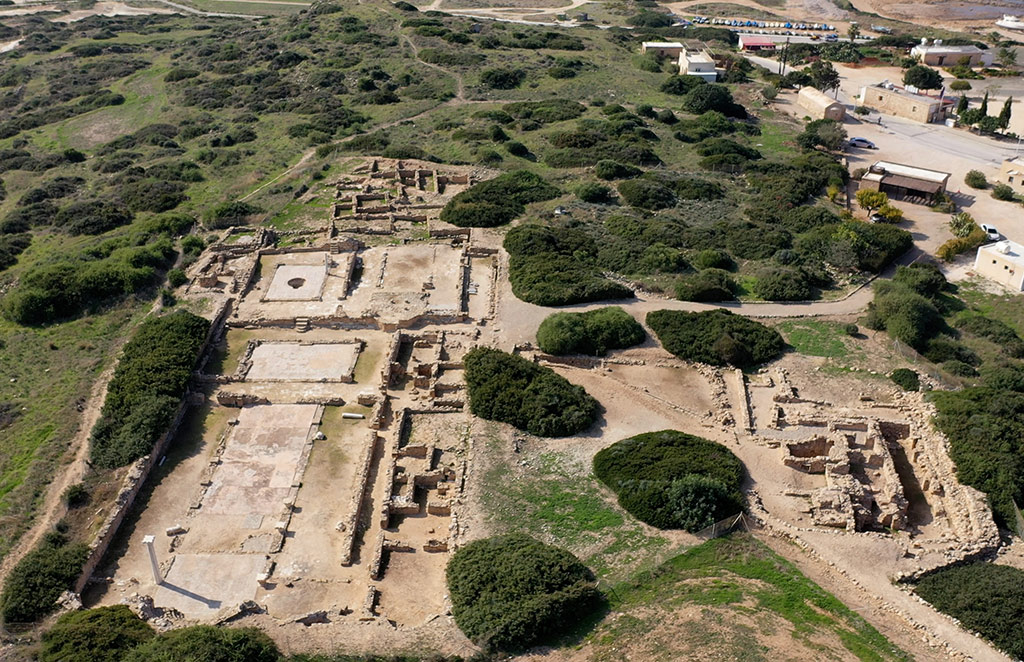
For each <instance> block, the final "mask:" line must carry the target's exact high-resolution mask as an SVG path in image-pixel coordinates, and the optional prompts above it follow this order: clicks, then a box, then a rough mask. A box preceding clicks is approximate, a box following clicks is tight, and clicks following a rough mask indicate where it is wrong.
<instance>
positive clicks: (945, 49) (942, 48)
mask: <svg viewBox="0 0 1024 662" xmlns="http://www.w3.org/2000/svg"><path fill="white" fill-rule="evenodd" d="M911 50H915V51H917V52H919V53H963V54H967V53H972V54H973V53H981V52H982V50H981V49H980V48H978V47H977V46H946V45H945V44H939V45H938V46H936V45H935V44H929V45H927V46H922V45H921V44H918V45H917V46H914V48H912V49H911Z"/></svg>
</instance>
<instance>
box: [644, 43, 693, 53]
mask: <svg viewBox="0 0 1024 662" xmlns="http://www.w3.org/2000/svg"><path fill="white" fill-rule="evenodd" d="M684 50H686V46H684V45H683V44H682V43H681V42H678V41H645V42H642V43H641V44H640V52H641V53H654V54H655V55H657V56H658V57H676V56H678V55H681V54H682V52H683V51H684Z"/></svg>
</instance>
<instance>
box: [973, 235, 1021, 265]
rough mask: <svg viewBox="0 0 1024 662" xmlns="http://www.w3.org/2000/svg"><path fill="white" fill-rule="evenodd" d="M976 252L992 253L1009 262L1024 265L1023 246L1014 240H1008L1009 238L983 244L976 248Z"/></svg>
mask: <svg viewBox="0 0 1024 662" xmlns="http://www.w3.org/2000/svg"><path fill="white" fill-rule="evenodd" d="M978 252H979V253H981V252H985V253H994V254H996V255H999V256H1001V257H1003V258H1006V259H1008V260H1010V261H1011V262H1016V263H1017V264H1021V265H1024V246H1021V245H1020V244H1018V243H1017V242H1015V241H1010V240H1009V239H1004V240H1002V241H997V242H996V243H994V244H985V245H984V246H981V247H979V248H978Z"/></svg>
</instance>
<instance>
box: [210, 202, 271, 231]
mask: <svg viewBox="0 0 1024 662" xmlns="http://www.w3.org/2000/svg"><path fill="white" fill-rule="evenodd" d="M262 211H263V210H262V209H260V208H259V207H257V206H256V205H253V204H250V203H248V202H224V203H221V204H219V205H217V206H215V207H213V208H212V209H210V210H209V211H207V212H206V214H204V215H203V224H204V225H205V226H206V227H207V228H209V229H211V230H218V229H220V228H226V227H230V226H232V225H241V224H243V223H245V222H246V220H248V218H249V217H250V216H253V215H255V214H259V213H260V212H262Z"/></svg>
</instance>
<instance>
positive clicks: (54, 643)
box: [39, 605, 156, 662]
mask: <svg viewBox="0 0 1024 662" xmlns="http://www.w3.org/2000/svg"><path fill="white" fill-rule="evenodd" d="M154 634H156V633H155V632H153V628H151V627H149V625H147V624H146V623H145V621H143V620H142V619H140V618H139V617H138V616H136V615H135V614H134V613H133V612H132V610H131V609H129V608H128V607H127V606H125V605H113V606H110V607H98V608H96V609H85V610H82V611H72V612H68V613H66V614H64V615H62V616H61V617H60V618H59V619H58V620H57V622H56V623H55V624H54V626H53V627H52V628H50V629H49V630H48V631H47V632H45V633H43V647H42V651H40V653H39V662H121V660H122V659H123V656H124V654H125V653H127V652H128V651H129V650H131V649H132V648H135V647H136V646H138V645H140V644H143V643H145V642H147V641H149V640H150V639H152V638H153V635H154Z"/></svg>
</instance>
